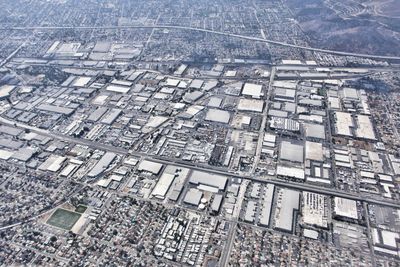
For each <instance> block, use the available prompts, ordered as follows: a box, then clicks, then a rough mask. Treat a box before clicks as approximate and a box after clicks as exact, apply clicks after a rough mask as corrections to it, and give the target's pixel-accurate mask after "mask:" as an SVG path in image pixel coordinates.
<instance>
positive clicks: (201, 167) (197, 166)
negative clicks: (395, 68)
mask: <svg viewBox="0 0 400 267" xmlns="http://www.w3.org/2000/svg"><path fill="white" fill-rule="evenodd" d="M0 123H3V124H6V125H9V126H14V127H18V128H20V129H29V130H30V131H32V132H35V133H38V134H41V135H44V136H47V137H51V138H54V139H57V140H62V141H68V142H71V143H74V144H82V145H86V146H88V147H92V148H95V149H100V150H104V151H110V152H114V153H117V154H121V155H125V156H126V155H132V156H137V157H142V158H146V159H148V160H152V161H154V162H159V163H162V164H172V165H176V166H182V167H188V168H190V169H193V170H198V171H203V172H209V173H213V174H219V175H224V176H229V177H234V178H240V179H247V180H252V181H255V182H261V183H271V184H274V185H277V186H281V187H287V188H291V189H295V190H300V191H309V192H314V193H320V194H326V195H330V196H337V197H343V198H348V199H352V200H356V201H365V202H368V203H370V204H377V205H382V206H387V207H392V208H396V209H400V203H396V202H394V201H388V200H385V201H384V200H380V199H374V198H371V197H368V198H366V197H363V196H360V195H359V194H354V193H349V192H344V191H341V190H337V189H334V188H327V187H320V186H315V185H311V184H304V183H296V182H291V181H286V180H282V179H278V178H275V177H273V176H268V175H265V176H262V177H255V176H252V175H242V174H240V175H239V174H237V173H232V172H228V171H227V170H226V169H223V168H219V167H214V166H210V165H207V164H202V163H193V162H189V161H184V160H181V159H171V158H164V157H160V156H155V155H154V156H153V155H148V154H147V153H143V152H137V151H133V150H127V149H124V148H119V147H113V146H110V145H105V144H101V143H97V142H92V141H90V140H86V139H78V138H74V137H70V136H67V135H62V134H55V133H50V132H49V131H45V130H42V129H39V128H36V127H33V126H29V125H26V124H23V123H15V122H13V121H10V120H7V119H5V118H2V117H0Z"/></svg>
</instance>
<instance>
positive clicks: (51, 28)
mask: <svg viewBox="0 0 400 267" xmlns="http://www.w3.org/2000/svg"><path fill="white" fill-rule="evenodd" d="M96 29H99V30H118V29H172V30H183V31H197V32H204V33H210V34H215V35H221V36H227V37H233V38H239V39H244V40H249V41H256V42H263V43H268V44H271V45H278V46H286V47H291V48H298V49H303V50H307V51H313V52H321V53H328V54H333V55H339V56H353V57H361V58H370V59H378V60H400V57H396V56H383V55H370V54H360V53H351V52H344V51H336V50H329V49H321V48H315V47H308V46H301V45H295V44H289V43H285V42H279V41H274V40H270V39H264V38H260V37H254V36H246V35H240V34H234V33H228V32H221V31H214V30H210V29H203V28H195V27H189V26H177V25H132V26H27V27H2V28H0V31H1V30H2V31H8V30H13V31H36V30H39V31H54V30H96Z"/></svg>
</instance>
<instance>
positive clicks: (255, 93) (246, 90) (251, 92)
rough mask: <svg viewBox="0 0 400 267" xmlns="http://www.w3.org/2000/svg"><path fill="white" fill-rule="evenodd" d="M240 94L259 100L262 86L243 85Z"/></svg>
mask: <svg viewBox="0 0 400 267" xmlns="http://www.w3.org/2000/svg"><path fill="white" fill-rule="evenodd" d="M242 94H243V95H248V96H252V97H257V98H259V97H260V96H261V94H262V85H261V84H254V83H245V84H244V87H243V90H242Z"/></svg>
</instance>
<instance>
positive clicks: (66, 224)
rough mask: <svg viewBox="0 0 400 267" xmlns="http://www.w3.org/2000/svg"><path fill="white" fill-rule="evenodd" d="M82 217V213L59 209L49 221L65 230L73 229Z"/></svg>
mask: <svg viewBox="0 0 400 267" xmlns="http://www.w3.org/2000/svg"><path fill="white" fill-rule="evenodd" d="M80 217H81V214H79V213H76V212H73V211H69V210H65V209H57V210H56V211H55V212H54V213H53V214H52V215H51V217H50V218H49V219H48V220H47V223H48V224H50V225H53V226H56V227H59V228H62V229H65V230H71V229H72V227H73V226H74V224H75V223H76V222H77V221H78V220H79V218H80Z"/></svg>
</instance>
